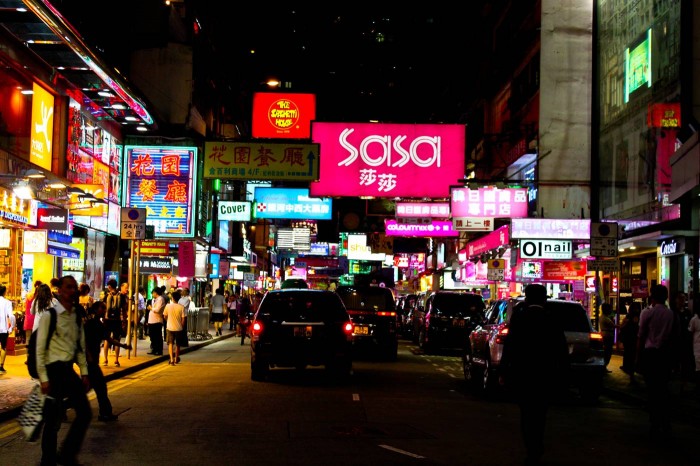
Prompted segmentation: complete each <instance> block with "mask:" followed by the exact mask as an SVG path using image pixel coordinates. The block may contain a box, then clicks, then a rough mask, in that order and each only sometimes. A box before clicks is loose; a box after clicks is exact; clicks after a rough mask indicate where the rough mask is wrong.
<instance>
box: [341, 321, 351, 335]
mask: <svg viewBox="0 0 700 466" xmlns="http://www.w3.org/2000/svg"><path fill="white" fill-rule="evenodd" d="M352 329H353V325H352V322H346V323H345V327H343V330H345V333H347V334H352Z"/></svg>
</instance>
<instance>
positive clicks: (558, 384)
mask: <svg viewBox="0 0 700 466" xmlns="http://www.w3.org/2000/svg"><path fill="white" fill-rule="evenodd" d="M546 301H547V288H546V287H545V286H543V285H540V284H531V285H528V286H527V287H526V288H525V303H524V304H521V305H519V306H517V307H516V309H515V310H514V311H513V316H512V317H511V320H510V324H509V326H508V335H507V337H506V338H505V341H504V344H503V356H502V358H501V370H502V374H501V376H502V377H501V378H500V381H501V383H502V384H504V385H505V386H506V387H507V388H508V389H509V390H510V391H511V392H512V393H513V394H514V395H515V397H516V399H517V402H518V405H519V407H520V429H521V434H522V437H523V441H524V443H525V449H526V451H527V456H526V458H525V463H526V464H537V463H538V462H539V461H540V458H541V457H542V455H543V454H544V431H545V424H546V418H547V410H548V407H549V404H550V400H551V399H552V398H553V397H555V396H557V395H558V394H559V391H564V389H565V387H567V386H568V369H569V351H568V345H567V343H566V336H565V334H564V330H563V329H562V328H561V327H559V326H558V324H557V321H558V320H557V319H553V318H552V317H551V316H550V315H548V312H547V310H546V309H545V303H546Z"/></svg>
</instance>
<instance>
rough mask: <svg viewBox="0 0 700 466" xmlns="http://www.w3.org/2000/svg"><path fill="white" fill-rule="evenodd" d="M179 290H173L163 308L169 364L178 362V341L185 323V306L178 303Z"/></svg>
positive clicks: (180, 339)
mask: <svg viewBox="0 0 700 466" xmlns="http://www.w3.org/2000/svg"><path fill="white" fill-rule="evenodd" d="M180 298H182V296H181V295H180V292H179V291H177V290H176V291H174V292H173V293H172V295H171V297H170V302H169V303H168V304H166V306H165V309H164V310H163V316H164V317H165V318H166V322H167V329H168V337H167V341H168V354H169V355H170V365H171V366H174V365H175V364H178V363H179V362H180V343H181V342H182V333H183V331H184V330H183V329H184V325H185V307H184V306H183V305H182V304H180Z"/></svg>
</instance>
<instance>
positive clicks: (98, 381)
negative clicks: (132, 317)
mask: <svg viewBox="0 0 700 466" xmlns="http://www.w3.org/2000/svg"><path fill="white" fill-rule="evenodd" d="M106 313H107V304H106V303H105V302H104V301H95V302H94V303H93V304H92V306H90V307H89V308H88V311H87V314H86V317H85V324H84V325H83V327H84V329H85V359H86V360H87V367H88V377H89V379H90V387H92V389H93V390H95V397H96V398H97V404H98V406H99V411H98V415H97V420H98V421H102V422H111V421H116V420H117V418H118V416H117V415H116V414H114V413H113V412H112V403H111V402H110V401H109V396H108V395H107V381H106V380H105V377H104V374H103V373H102V369H101V368H100V349H101V348H102V340H103V339H106V340H108V341H109V342H110V344H112V345H114V346H119V347H121V348H124V349H131V347H130V346H129V345H127V344H126V343H121V342H119V341H116V340H114V339H113V338H112V337H110V335H109V332H108V331H107V327H106V326H105V324H104V322H103V320H102V319H103V318H104V317H105V314H106Z"/></svg>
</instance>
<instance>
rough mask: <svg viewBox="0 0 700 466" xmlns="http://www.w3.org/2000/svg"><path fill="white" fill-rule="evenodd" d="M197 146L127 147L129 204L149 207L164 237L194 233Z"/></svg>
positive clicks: (149, 214) (152, 222) (148, 218)
mask: <svg viewBox="0 0 700 466" xmlns="http://www.w3.org/2000/svg"><path fill="white" fill-rule="evenodd" d="M196 160H197V148H196V147H156V146H126V148H125V164H124V166H125V170H124V186H126V199H125V206H126V207H132V208H145V209H146V224H148V225H153V227H154V229H155V235H156V236H157V237H161V238H169V237H177V238H182V237H186V238H191V237H193V236H194V215H193V209H194V207H193V206H194V205H196V201H197V199H196V198H197V192H196V190H195V189H194V183H195V181H196V179H197V165H196V163H195V162H196Z"/></svg>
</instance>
